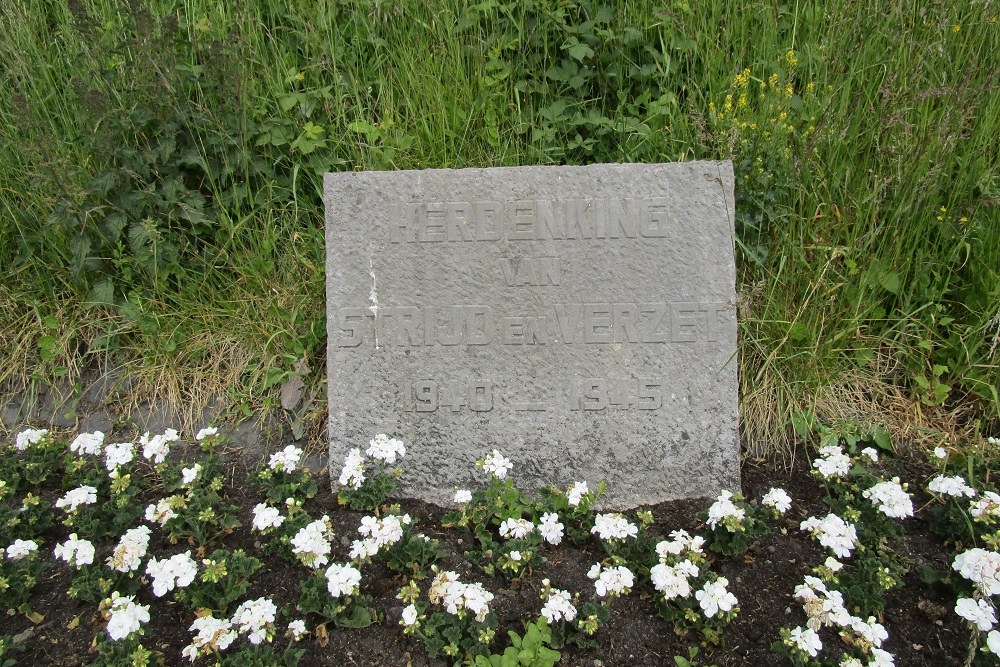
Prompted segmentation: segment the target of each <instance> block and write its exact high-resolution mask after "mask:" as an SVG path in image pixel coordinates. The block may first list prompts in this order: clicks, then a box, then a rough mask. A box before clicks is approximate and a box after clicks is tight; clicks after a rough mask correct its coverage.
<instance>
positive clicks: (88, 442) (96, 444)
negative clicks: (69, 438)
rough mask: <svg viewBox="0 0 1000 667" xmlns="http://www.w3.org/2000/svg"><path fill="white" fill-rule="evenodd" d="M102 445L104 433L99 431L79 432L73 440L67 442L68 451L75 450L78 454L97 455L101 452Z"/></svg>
mask: <svg viewBox="0 0 1000 667" xmlns="http://www.w3.org/2000/svg"><path fill="white" fill-rule="evenodd" d="M103 445H104V433H102V432H101V431H94V432H93V433H81V434H80V435H78V436H76V438H74V439H73V442H71V443H69V451H71V452H75V453H76V454H78V455H80V456H84V455H90V456H97V455H98V454H100V453H101V447H102V446H103Z"/></svg>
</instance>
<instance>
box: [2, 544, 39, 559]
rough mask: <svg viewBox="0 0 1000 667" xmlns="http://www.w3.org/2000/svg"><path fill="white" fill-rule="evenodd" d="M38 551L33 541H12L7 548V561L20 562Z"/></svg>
mask: <svg viewBox="0 0 1000 667" xmlns="http://www.w3.org/2000/svg"><path fill="white" fill-rule="evenodd" d="M36 551H38V543H37V542H35V541H34V540H14V541H13V542H11V544H10V546H8V547H7V560H21V559H22V558H25V557H27V556H30V555H31V554H33V553H35V552H36Z"/></svg>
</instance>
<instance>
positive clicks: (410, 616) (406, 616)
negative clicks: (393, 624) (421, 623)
mask: <svg viewBox="0 0 1000 667" xmlns="http://www.w3.org/2000/svg"><path fill="white" fill-rule="evenodd" d="M402 623H403V625H405V626H407V627H409V626H411V625H415V624H416V623H417V608H416V607H415V606H414V605H412V604H411V605H408V606H407V607H406V608H405V609H403V620H402Z"/></svg>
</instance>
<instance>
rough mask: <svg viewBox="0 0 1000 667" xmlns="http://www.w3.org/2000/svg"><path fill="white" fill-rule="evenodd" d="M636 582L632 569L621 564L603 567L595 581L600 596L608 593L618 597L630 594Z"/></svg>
mask: <svg viewBox="0 0 1000 667" xmlns="http://www.w3.org/2000/svg"><path fill="white" fill-rule="evenodd" d="M591 571H593V570H591ZM634 582H635V578H634V575H633V574H632V571H631V570H629V569H628V568H627V567H625V566H624V565H620V566H618V567H609V568H604V569H602V570H601V573H600V574H599V575H598V576H597V581H595V582H594V589H595V590H596V591H597V595H598V597H602V598H603V597H605V596H608V595H610V596H611V597H617V596H619V595H626V594H628V592H629V591H631V590H632V584H633V583H634Z"/></svg>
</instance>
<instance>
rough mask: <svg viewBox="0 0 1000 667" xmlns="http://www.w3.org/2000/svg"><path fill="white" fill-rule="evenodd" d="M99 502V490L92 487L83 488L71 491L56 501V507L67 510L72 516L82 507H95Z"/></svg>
mask: <svg viewBox="0 0 1000 667" xmlns="http://www.w3.org/2000/svg"><path fill="white" fill-rule="evenodd" d="M96 502H97V489H95V488H94V487H92V486H81V487H78V488H75V489H73V490H71V491H67V492H66V495H64V496H63V497H62V498H60V499H59V500H57V501H56V507H60V508H62V509H65V510H66V513H67V514H72V513H73V512H75V511H76V510H77V508H78V507H80V505H93V504H94V503H96Z"/></svg>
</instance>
